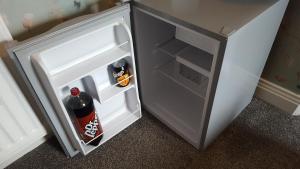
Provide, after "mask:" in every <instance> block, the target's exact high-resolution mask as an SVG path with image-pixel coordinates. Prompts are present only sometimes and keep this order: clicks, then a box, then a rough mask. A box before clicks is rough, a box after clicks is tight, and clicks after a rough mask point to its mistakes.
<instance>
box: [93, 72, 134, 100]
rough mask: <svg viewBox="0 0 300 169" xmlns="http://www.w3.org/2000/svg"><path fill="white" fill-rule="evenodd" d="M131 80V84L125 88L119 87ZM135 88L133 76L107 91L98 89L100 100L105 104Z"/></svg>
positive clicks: (108, 88) (106, 89)
mask: <svg viewBox="0 0 300 169" xmlns="http://www.w3.org/2000/svg"><path fill="white" fill-rule="evenodd" d="M127 80H129V84H128V85H127V86H125V87H119V86H118V85H119V84H120V83H122V82H124V81H127ZM134 86H135V81H134V76H133V75H131V76H129V77H128V78H126V79H124V80H122V81H120V82H119V83H116V84H114V85H112V86H109V87H106V88H105V89H102V88H101V87H99V88H98V92H99V100H100V103H105V102H107V101H109V100H110V99H113V98H114V97H115V96H118V95H119V94H121V93H124V92H126V91H127V90H129V89H131V88H133V87H134Z"/></svg>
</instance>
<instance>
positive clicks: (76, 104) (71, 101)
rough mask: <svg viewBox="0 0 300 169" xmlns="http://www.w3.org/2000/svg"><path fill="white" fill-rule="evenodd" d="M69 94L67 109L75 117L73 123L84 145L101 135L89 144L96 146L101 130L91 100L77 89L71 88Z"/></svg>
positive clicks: (99, 139)
mask: <svg viewBox="0 0 300 169" xmlns="http://www.w3.org/2000/svg"><path fill="white" fill-rule="evenodd" d="M70 92H71V95H70V96H69V97H68V99H67V107H68V109H69V111H71V112H72V113H74V114H75V116H76V118H75V119H74V121H75V123H76V125H75V126H76V128H77V130H78V133H79V134H80V136H81V138H82V139H83V141H84V142H85V143H87V142H89V141H91V140H92V139H94V138H96V137H97V136H99V135H101V136H99V137H98V138H97V139H95V140H93V141H92V142H90V143H89V144H90V145H94V146H97V145H98V144H99V142H100V141H101V139H102V137H103V135H102V134H103V130H102V127H101V124H100V121H99V119H98V117H97V115H96V113H95V107H94V102H93V98H92V97H91V96H90V95H89V94H87V93H85V92H80V90H79V89H78V88H77V87H74V88H72V89H71V90H70Z"/></svg>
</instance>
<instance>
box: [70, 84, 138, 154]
mask: <svg viewBox="0 0 300 169" xmlns="http://www.w3.org/2000/svg"><path fill="white" fill-rule="evenodd" d="M94 104H95V109H96V113H97V115H98V117H99V121H100V123H101V125H102V128H103V138H102V139H101V141H100V143H99V145H98V146H91V145H88V144H86V143H84V141H83V140H81V139H79V136H78V135H77V137H78V139H79V140H80V141H79V142H80V146H81V149H82V153H83V154H84V155H87V154H88V153H90V152H91V151H93V150H94V149H95V148H97V147H99V146H101V145H102V144H104V143H105V142H106V141H108V140H109V139H111V138H112V137H113V136H114V135H116V134H118V133H119V132H121V131H122V130H124V129H125V128H126V127H127V126H129V125H131V124H132V123H134V122H135V121H136V120H138V119H139V118H140V108H139V107H140V103H139V102H138V100H137V95H136V90H135V88H132V89H130V90H128V91H126V92H124V93H122V94H120V95H119V96H118V97H115V98H114V99H111V100H109V101H107V102H106V103H105V104H100V103H99V102H98V101H97V100H96V99H94ZM74 134H75V133H74Z"/></svg>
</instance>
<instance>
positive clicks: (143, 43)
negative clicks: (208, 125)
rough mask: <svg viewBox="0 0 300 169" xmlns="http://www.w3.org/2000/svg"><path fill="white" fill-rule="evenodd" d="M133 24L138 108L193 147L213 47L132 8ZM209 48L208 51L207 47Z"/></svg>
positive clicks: (199, 132)
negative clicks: (140, 102)
mask: <svg viewBox="0 0 300 169" xmlns="http://www.w3.org/2000/svg"><path fill="white" fill-rule="evenodd" d="M134 23H135V33H136V47H137V56H138V57H137V61H138V70H139V72H138V73H139V78H140V86H141V87H140V88H141V96H142V101H143V105H144V106H145V107H146V108H147V109H148V110H149V111H150V112H151V113H152V114H154V115H155V116H156V117H158V118H159V119H160V120H162V121H163V122H164V123H166V124H167V125H168V126H169V127H170V128H172V129H173V130H174V131H175V132H177V133H179V134H180V135H181V136H182V137H184V138H185V139H186V140H187V141H189V142H190V143H191V144H193V145H194V146H195V147H199V143H200V136H201V128H202V125H201V121H202V118H203V115H204V107H205V103H206V101H207V98H208V94H209V92H208V90H207V89H208V86H209V82H210V78H211V74H212V73H211V69H212V64H213V59H214V56H215V54H216V48H217V47H218V43H215V42H214V41H211V40H208V41H207V42H204V43H202V42H201V43H198V40H199V39H197V38H196V40H195V38H193V37H191V38H190V39H189V36H194V35H187V34H189V32H187V31H186V30H185V29H183V28H182V27H179V26H177V25H173V24H170V23H167V22H165V21H163V20H161V19H160V18H156V17H153V16H151V15H149V14H147V13H145V12H143V11H141V10H139V9H138V8H134ZM150 27H151V29H149V28H150ZM197 36H198V35H197ZM205 38H206V37H205ZM205 38H202V40H203V39H205ZM191 39H192V40H191ZM193 39H194V40H193ZM200 39H201V38H200ZM206 39H207V38H206ZM210 43H212V44H213V46H209V45H207V44H210ZM206 46H209V47H206Z"/></svg>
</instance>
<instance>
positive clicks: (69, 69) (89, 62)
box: [32, 41, 131, 87]
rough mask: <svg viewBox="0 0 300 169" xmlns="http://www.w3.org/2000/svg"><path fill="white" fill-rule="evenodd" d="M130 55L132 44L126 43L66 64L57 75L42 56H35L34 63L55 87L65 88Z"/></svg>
mask: <svg viewBox="0 0 300 169" xmlns="http://www.w3.org/2000/svg"><path fill="white" fill-rule="evenodd" d="M130 55H131V51H130V44H129V43H128V41H126V42H125V43H123V44H121V45H118V46H116V47H114V48H112V49H110V50H107V51H105V52H103V53H100V54H98V55H94V56H93V57H88V58H87V59H84V60H83V59H81V60H80V61H76V62H73V64H66V66H65V67H64V68H62V67H61V68H60V69H61V70H60V71H57V72H56V73H53V72H51V71H49V69H48V68H47V64H48V62H47V61H44V60H43V55H42V54H38V55H33V56H32V63H33V65H34V68H35V69H36V72H37V73H38V72H41V71H43V72H44V73H45V75H46V76H47V77H49V78H50V79H49V80H50V81H52V82H53V85H54V86H57V87H64V86H66V85H68V84H69V83H71V82H73V81H76V80H78V79H81V78H82V77H84V76H87V75H88V74H91V73H93V72H94V71H97V69H99V68H102V67H106V66H108V65H110V64H112V63H114V62H116V61H117V60H119V59H122V58H124V57H127V56H130ZM52 58H55V57H52ZM83 58H84V57H83ZM59 62H60V61H59ZM40 76H42V75H40Z"/></svg>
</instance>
